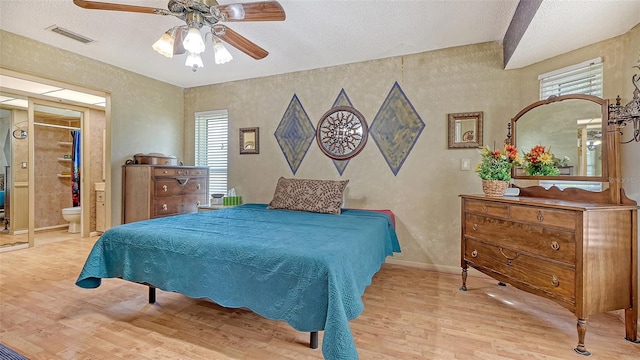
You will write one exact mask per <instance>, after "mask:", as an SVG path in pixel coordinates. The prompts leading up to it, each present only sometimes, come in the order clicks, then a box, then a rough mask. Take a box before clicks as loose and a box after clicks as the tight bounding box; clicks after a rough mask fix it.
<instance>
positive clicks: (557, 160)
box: [511, 94, 609, 182]
mask: <svg viewBox="0 0 640 360" xmlns="http://www.w3.org/2000/svg"><path fill="white" fill-rule="evenodd" d="M607 119H608V100H605V99H602V98H599V97H597V96H591V95H578V94H575V95H564V96H556V97H550V98H549V99H546V100H541V101H537V102H535V103H533V104H531V105H529V106H527V107H525V108H524V109H523V110H522V111H520V112H519V113H518V114H517V115H516V116H515V117H513V119H511V129H512V131H513V135H512V139H511V142H512V144H514V145H515V146H516V147H517V148H518V149H519V151H520V155H521V156H522V157H523V160H524V163H523V165H522V166H519V167H517V168H515V169H514V170H513V178H515V179H531V180H567V181H594V182H606V181H608V176H609V168H608V161H609V150H608V149H609V147H608V139H607V138H608V133H607ZM536 146H539V147H538V148H536ZM540 147H544V152H545V153H546V155H544V160H545V163H546V164H547V165H550V166H547V167H546V168H545V169H542V170H539V169H540V167H536V166H533V165H532V164H534V163H535V162H536V160H539V157H536V156H535V153H536V152H540V151H541V148H540ZM533 149H536V150H535V151H532V150H533ZM528 153H531V156H529V157H527V156H526V155H527V154H528ZM549 159H551V162H552V163H551V164H549V162H550V161H549ZM527 160H530V161H527Z"/></svg>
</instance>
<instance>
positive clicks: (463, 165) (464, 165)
mask: <svg viewBox="0 0 640 360" xmlns="http://www.w3.org/2000/svg"><path fill="white" fill-rule="evenodd" d="M460 170H463V171H469V170H471V164H470V162H469V159H460Z"/></svg>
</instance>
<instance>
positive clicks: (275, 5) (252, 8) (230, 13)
mask: <svg viewBox="0 0 640 360" xmlns="http://www.w3.org/2000/svg"><path fill="white" fill-rule="evenodd" d="M211 8H212V10H215V9H217V10H219V11H220V13H222V14H224V15H225V17H226V21H284V20H285V19H286V18H287V16H286V14H285V13H284V9H283V8H282V5H280V3H279V2H277V1H260V2H254V3H244V4H229V5H218V6H212V7H211Z"/></svg>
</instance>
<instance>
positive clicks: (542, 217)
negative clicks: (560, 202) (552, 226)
mask: <svg viewBox="0 0 640 360" xmlns="http://www.w3.org/2000/svg"><path fill="white" fill-rule="evenodd" d="M536 219H538V221H539V222H543V221H544V216H542V211H540V210H538V216H536Z"/></svg>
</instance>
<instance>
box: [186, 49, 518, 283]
mask: <svg viewBox="0 0 640 360" xmlns="http://www.w3.org/2000/svg"><path fill="white" fill-rule="evenodd" d="M501 59H502V50H501V46H500V45H499V44H497V43H483V44H477V45H471V46H464V47H457V48H451V49H446V50H439V51H433V52H427V53H422V54H418V55H410V56H404V57H396V58H390V59H385V60H376V61H369V62H362V63H357V64H351V65H344V66H337V67H331V68H324V69H319V70H312V71H305V72H298V73H291V74H286V75H279V76H273V77H267V78H259V79H251V80H246V81H238V82H232V83H227V84H221V85H212V86H205V87H199V88H192V89H187V90H186V91H185V151H184V153H185V154H189V152H190V151H191V150H190V149H192V148H193V131H194V130H193V114H194V112H197V111H203V110H211V109H220V108H227V109H228V110H229V117H230V137H231V139H230V148H229V149H230V153H229V154H230V156H229V169H230V170H229V185H230V186H233V187H235V188H236V190H237V191H238V192H239V193H240V194H241V195H242V196H243V200H244V201H245V202H262V203H266V202H269V201H270V199H271V197H272V195H273V190H274V188H275V184H276V181H277V179H278V178H279V177H280V176H285V177H292V176H293V175H292V173H291V170H290V169H289V166H288V164H287V162H286V160H285V158H284V156H283V154H282V152H281V150H280V148H279V146H278V144H277V142H276V139H275V137H274V135H273V134H274V132H275V130H276V127H277V126H278V123H279V122H280V120H281V118H282V116H283V114H284V113H285V110H286V108H287V106H288V104H289V102H290V100H291V98H292V96H293V95H294V94H296V95H297V96H298V98H299V99H300V101H301V103H302V105H303V106H304V108H305V110H306V112H307V115H308V116H309V117H310V119H311V122H312V123H313V124H314V127H315V126H316V124H317V122H318V120H319V118H320V117H321V116H322V114H324V112H325V111H327V110H328V109H329V108H330V107H331V105H332V104H333V102H334V100H335V99H336V97H337V96H338V94H339V92H340V89H342V88H344V90H345V91H346V93H347V95H348V96H349V99H350V100H351V102H352V103H353V105H354V106H355V108H357V109H358V110H359V111H360V112H361V113H362V114H363V115H364V116H365V118H366V119H367V121H368V122H369V124H371V122H372V121H373V119H374V117H375V115H376V113H377V112H378V110H379V108H380V106H381V104H382V102H383V101H384V99H385V97H386V96H387V94H388V92H389V90H390V89H391V87H392V86H393V84H394V82H395V81H398V83H399V84H400V86H401V87H402V89H403V91H404V93H405V95H406V96H407V97H408V99H409V100H410V101H411V103H412V104H413V106H414V108H415V109H416V111H417V112H418V114H419V115H420V116H421V118H422V120H423V121H424V122H425V124H426V127H425V129H424V130H423V132H422V134H421V135H420V137H419V139H418V141H417V143H416V144H415V146H414V148H413V150H412V152H411V153H410V155H409V157H408V158H407V159H406V161H405V162H404V165H403V166H402V168H401V170H400V171H399V173H398V175H397V176H394V175H393V173H392V172H391V170H390V169H389V167H388V165H387V163H386V162H385V160H384V158H383V157H382V155H381V153H380V151H379V150H378V147H377V146H376V144H375V142H374V141H373V140H372V139H369V141H368V143H367V145H366V147H365V148H364V150H363V151H362V152H361V153H360V154H359V155H358V156H356V157H355V158H353V159H352V160H351V161H350V163H349V165H348V167H347V168H346V170H345V172H344V174H343V176H342V177H340V176H339V174H338V172H337V170H336V169H335V167H334V165H333V163H332V162H331V160H330V159H329V158H327V157H326V156H324V155H323V154H322V153H321V151H320V150H319V149H318V146H317V145H316V143H315V141H314V142H313V143H312V144H311V147H310V149H309V151H308V152H307V154H306V157H305V158H304V160H303V161H302V164H301V166H300V168H299V169H298V171H297V173H296V177H299V178H323V179H339V178H342V179H349V181H350V182H349V186H348V198H347V206H348V207H362V208H369V209H376V208H378V209H392V210H393V211H394V213H395V214H396V216H397V223H398V234H399V237H400V242H401V245H402V250H403V252H402V254H400V256H399V257H398V258H399V259H402V260H404V261H411V262H415V263H421V264H430V265H432V266H434V267H436V266H439V265H446V266H451V267H456V266H458V264H459V262H460V260H459V257H460V253H459V252H460V250H459V248H460V246H459V243H460V240H459V236H460V235H459V231H460V230H459V224H460V205H459V203H460V201H459V199H458V194H460V193H469V192H479V191H481V185H480V181H479V179H478V177H477V175H476V174H475V173H474V172H473V171H460V161H461V159H463V158H467V159H471V161H472V164H474V165H475V162H477V161H478V160H479V158H480V156H479V154H478V152H477V151H476V150H475V149H469V150H467V149H456V150H448V149H447V114H448V113H458V112H475V111H483V112H484V119H485V121H486V125H485V127H484V129H485V143H486V144H491V145H492V146H493V142H494V141H495V142H496V143H497V144H498V146H502V142H503V140H504V137H505V133H506V124H507V122H508V120H509V118H510V116H512V114H515V112H517V110H518V105H517V104H516V103H517V101H518V96H517V94H518V91H519V87H518V83H517V81H516V80H517V78H516V77H515V76H514V72H512V71H504V70H503V69H502V66H501ZM514 94H515V95H514ZM252 126H258V127H260V154H259V155H239V154H238V152H239V149H238V144H237V143H238V140H237V139H238V128H241V127H252ZM187 161H188V162H191V161H193V159H192V158H188V157H187ZM456 271H457V270H456Z"/></svg>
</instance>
